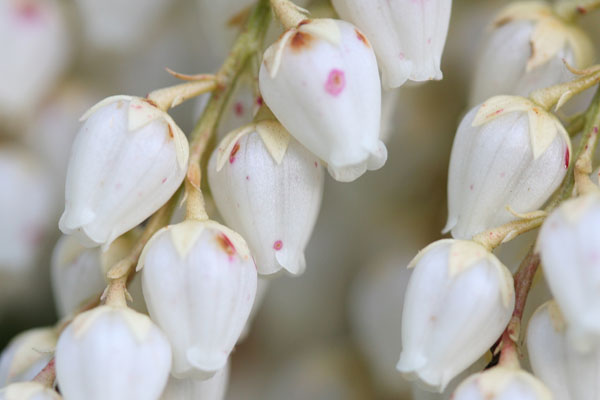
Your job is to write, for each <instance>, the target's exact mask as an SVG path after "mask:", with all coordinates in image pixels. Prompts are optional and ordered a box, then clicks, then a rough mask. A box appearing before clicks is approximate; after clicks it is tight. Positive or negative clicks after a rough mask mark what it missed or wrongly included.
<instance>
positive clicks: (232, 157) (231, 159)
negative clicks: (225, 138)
mask: <svg viewBox="0 0 600 400" xmlns="http://www.w3.org/2000/svg"><path fill="white" fill-rule="evenodd" d="M239 150H240V144H239V143H238V142H235V144H234V145H233V149H231V153H230V154H229V164H233V162H234V161H235V155H236V154H237V152H238V151H239Z"/></svg>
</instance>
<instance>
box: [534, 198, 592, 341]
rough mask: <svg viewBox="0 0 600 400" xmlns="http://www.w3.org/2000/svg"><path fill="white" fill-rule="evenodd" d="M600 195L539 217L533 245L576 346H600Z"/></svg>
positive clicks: (572, 201)
mask: <svg viewBox="0 0 600 400" xmlns="http://www.w3.org/2000/svg"><path fill="white" fill-rule="evenodd" d="M598 243H600V195H598V194H589V195H586V196H583V197H579V198H576V199H572V200H569V201H566V202H565V203H563V204H562V205H561V206H560V207H559V208H557V209H556V210H554V212H552V214H550V216H549V217H548V218H547V219H546V221H544V224H543V225H542V228H541V230H540V235H539V236H538V241H537V249H538V251H539V252H540V256H541V259H542V265H543V266H544V268H543V271H544V275H545V277H546V280H547V281H548V285H549V286H550V290H551V291H552V294H553V295H554V298H555V299H556V302H557V303H558V305H559V306H560V309H561V310H562V312H563V315H564V318H565V320H566V321H567V325H568V329H567V335H568V336H569V338H570V340H571V341H572V342H571V343H572V345H573V346H574V347H575V348H577V349H578V350H580V351H590V349H591V348H592V347H594V346H597V345H600V293H599V292H598V290H597V288H598V286H599V285H600V248H599V247H598Z"/></svg>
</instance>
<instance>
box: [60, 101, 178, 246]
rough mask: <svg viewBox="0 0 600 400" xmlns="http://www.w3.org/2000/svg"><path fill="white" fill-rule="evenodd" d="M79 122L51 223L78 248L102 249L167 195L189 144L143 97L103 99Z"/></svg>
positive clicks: (170, 122)
mask: <svg viewBox="0 0 600 400" xmlns="http://www.w3.org/2000/svg"><path fill="white" fill-rule="evenodd" d="M82 120H85V123H84V125H83V126H82V127H81V130H80V131H79V133H78V135H77V138H76V139H75V142H74V143H73V149H72V152H71V159H70V161H69V168H68V172H67V183H66V188H65V199H66V200H65V212H64V213H63V215H62V217H61V219H60V222H59V226H60V229H61V231H63V233H65V234H69V235H76V236H77V237H78V238H79V240H80V242H81V243H82V244H83V245H85V246H88V247H92V246H98V245H104V247H105V248H106V247H107V246H108V245H109V244H110V243H111V242H112V241H113V240H114V239H115V238H117V237H118V236H120V235H121V234H123V233H125V232H127V231H128V230H130V229H132V228H134V227H135V226H136V225H138V224H140V223H141V222H143V221H144V220H145V219H146V218H148V217H149V216H150V215H152V214H153V213H154V212H155V211H156V210H158V209H159V208H160V207H161V206H162V205H163V204H164V203H166V202H167V200H169V198H170V197H171V196H172V195H173V194H174V193H175V191H176V190H177V188H178V187H179V185H180V184H181V182H182V181H183V178H184V177H185V174H186V171H187V163H188V155H189V148H188V143H187V139H186V137H185V135H184V134H183V132H182V131H181V129H179V127H178V126H177V125H176V124H175V122H174V121H173V120H172V119H171V117H170V116H169V115H168V114H167V113H165V112H163V111H161V110H159V109H158V108H156V107H155V106H154V105H152V104H151V103H149V102H148V101H146V100H145V99H141V98H137V97H131V96H113V97H109V98H107V99H105V100H103V101H101V102H100V103H98V104H96V105H95V106H94V107H92V108H91V109H90V110H89V111H88V112H87V113H86V114H85V115H84V116H83V117H82Z"/></svg>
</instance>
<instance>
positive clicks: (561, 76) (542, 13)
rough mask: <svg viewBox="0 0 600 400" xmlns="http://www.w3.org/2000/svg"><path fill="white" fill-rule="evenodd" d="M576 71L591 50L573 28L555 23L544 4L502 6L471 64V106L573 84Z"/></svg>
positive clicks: (589, 58)
mask: <svg viewBox="0 0 600 400" xmlns="http://www.w3.org/2000/svg"><path fill="white" fill-rule="evenodd" d="M563 59H564V60H566V61H567V62H568V63H569V64H570V65H573V66H574V67H576V68H585V67H588V66H590V65H591V64H592V63H593V61H594V47H593V44H592V42H591V40H590V39H589V38H588V36H587V35H586V34H585V33H584V32H583V31H582V30H581V29H579V28H578V27H577V26H576V25H575V24H572V23H568V22H566V21H563V20H561V19H560V18H559V17H558V16H556V15H555V14H554V12H553V11H552V6H551V5H549V4H546V3H544V2H538V1H524V2H515V3H512V4H510V5H508V6H507V7H506V8H505V9H504V10H503V11H502V12H500V14H499V15H498V16H497V17H496V18H495V20H494V22H493V24H492V26H491V30H490V33H489V37H488V38H487V41H486V43H485V45H484V46H483V51H482V53H481V55H480V58H479V60H478V62H477V67H476V71H475V77H474V80H473V86H472V90H471V100H470V103H471V105H473V106H474V105H476V104H479V103H481V102H482V101H485V100H486V99H487V98H489V97H491V96H495V95H500V94H512V95H520V96H528V95H529V94H530V93H531V92H532V91H533V90H535V89H541V88H543V87H547V86H551V85H554V84H557V83H561V82H566V81H568V80H571V79H573V77H574V75H573V74H572V73H571V72H569V71H568V69H567V68H566V67H565V65H564V63H563Z"/></svg>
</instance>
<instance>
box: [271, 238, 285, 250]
mask: <svg viewBox="0 0 600 400" xmlns="http://www.w3.org/2000/svg"><path fill="white" fill-rule="evenodd" d="M282 247H283V242H282V241H281V240H277V241H276V242H275V243H273V248H274V249H275V251H279V250H281V248H282Z"/></svg>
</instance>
